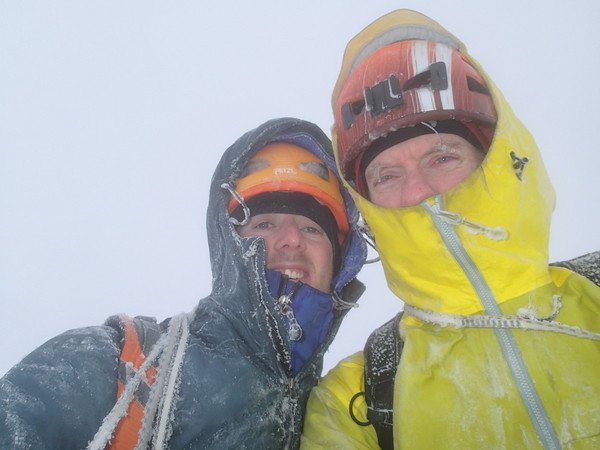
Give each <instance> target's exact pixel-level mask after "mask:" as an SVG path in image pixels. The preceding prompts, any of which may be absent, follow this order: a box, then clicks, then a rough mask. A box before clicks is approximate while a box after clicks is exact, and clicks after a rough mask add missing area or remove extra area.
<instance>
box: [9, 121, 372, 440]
mask: <svg viewBox="0 0 600 450" xmlns="http://www.w3.org/2000/svg"><path fill="white" fill-rule="evenodd" d="M273 141H287V142H292V143H297V144H299V145H301V146H303V147H305V148H308V149H309V150H311V151H313V152H315V153H316V154H318V156H319V157H321V158H322V159H323V160H325V161H326V163H327V164H328V165H329V166H330V167H331V168H332V169H333V170H334V172H335V171H336V169H335V164H334V161H333V157H332V152H331V145H330V142H329V139H328V138H327V137H326V136H325V134H324V133H323V132H322V131H321V130H320V129H319V128H318V127H316V126H315V125H313V124H310V123H308V122H304V121H301V120H297V119H288V118H284V119H276V120H272V121H269V122H267V123H265V124H263V125H261V126H260V127H258V128H256V129H255V130H252V131H250V132H248V133H247V134H245V135H244V136H242V137H241V138H240V139H239V140H238V141H237V142H236V143H235V144H234V145H232V146H231V147H230V148H229V149H227V150H226V152H225V153H224V155H223V157H222V159H221V161H220V163H219V165H218V167H217V169H216V171H215V174H214V176H213V179H212V184H211V190H210V201H209V208H208V213H207V229H208V239H209V244H210V257H211V262H212V272H213V288H212V293H211V294H210V295H209V296H208V297H206V298H204V299H202V300H201V301H200V302H199V304H198V306H197V307H196V309H195V310H194V311H193V313H192V314H191V315H190V317H191V321H190V324H189V332H190V335H189V338H188V341H187V346H186V351H185V354H184V360H183V365H182V366H181V367H182V369H181V379H180V383H179V390H178V396H177V397H176V401H175V408H174V413H173V420H172V421H171V422H172V435H171V438H170V440H169V448H174V449H179V448H202V449H207V448H215V449H225V448H238V449H240V448H257V449H281V448H296V447H297V446H298V444H299V436H300V432H301V426H302V416H303V413H304V409H305V404H306V401H307V398H308V394H309V391H310V389H311V388H312V386H314V385H315V384H316V383H317V381H318V378H319V376H320V373H321V369H322V361H323V354H324V352H325V350H326V349H327V347H328V346H329V344H330V342H331V340H332V339H333V337H334V335H335V333H336V332H337V329H338V327H339V325H340V322H341V320H342V318H343V316H344V315H345V312H346V311H347V308H348V305H345V306H344V303H345V302H348V303H354V302H355V301H356V300H357V299H358V297H359V296H360V294H362V292H363V290H364V288H363V286H362V284H361V283H360V282H358V281H357V280H356V279H355V276H356V274H357V273H358V271H359V270H360V268H361V266H362V264H363V263H364V260H365V257H366V249H365V247H364V244H363V241H362V239H361V238H360V236H359V233H358V229H357V225H356V220H357V217H358V215H357V212H356V210H355V209H354V206H353V203H352V201H351V200H350V197H349V195H348V194H347V193H346V192H345V193H344V194H345V199H346V203H347V206H348V208H349V211H350V214H349V217H350V219H351V232H350V234H349V236H348V239H347V241H346V244H345V245H344V248H343V250H342V252H343V262H342V266H341V270H340V272H339V273H338V274H337V275H336V277H335V279H334V282H333V289H334V295H333V296H332V301H333V302H334V323H333V326H332V328H331V330H330V332H329V334H328V336H327V338H326V340H325V342H324V343H323V344H322V345H321V346H320V347H319V349H318V350H317V352H316V353H315V354H314V355H313V357H312V358H311V359H310V360H309V361H308V362H307V363H306V364H305V365H304V367H303V368H302V370H301V371H300V372H299V373H298V375H297V376H296V377H294V378H292V377H290V375H289V373H290V369H289V349H290V342H289V339H288V334H287V330H286V325H285V322H284V318H283V316H282V314H281V313H280V312H279V310H278V308H277V307H276V305H275V300H274V299H273V297H272V296H271V295H270V294H269V289H268V286H267V282H266V278H265V273H264V264H265V260H264V257H265V255H264V253H265V252H264V245H263V241H262V239H260V238H240V237H239V235H238V234H237V233H236V231H235V228H234V226H233V225H232V224H231V223H229V222H228V216H227V202H228V200H229V197H230V194H229V192H228V190H227V189H225V188H223V187H222V185H223V184H230V185H231V184H232V180H235V179H236V178H237V176H238V175H239V172H240V170H241V168H242V167H243V166H244V164H245V162H246V161H247V160H248V158H249V157H250V156H252V155H253V154H254V153H255V152H256V151H257V150H259V149H260V148H262V147H263V146H264V145H265V144H267V143H269V142H273ZM340 299H343V300H344V302H342V301H340ZM120 345H121V344H120V341H119V333H118V330H117V329H115V328H113V327H111V326H109V325H103V326H98V327H89V328H82V329H78V330H72V331H68V332H66V333H64V334H61V335H59V336H57V337H55V338H54V339H52V340H50V341H48V342H47V343H45V344H44V345H42V346H41V347H39V348H38V349H36V350H35V351H33V352H32V353H31V354H29V355H28V356H27V357H25V358H24V359H23V360H22V361H21V362H20V363H19V364H18V365H16V366H15V367H13V368H12V369H11V370H10V371H9V372H8V373H7V374H6V375H5V376H4V377H3V378H2V379H1V380H0V448H11V449H25V448H35V449H43V448H52V449H59V448H60V449H80V448H85V447H86V445H87V444H88V442H89V441H90V440H91V439H92V438H93V437H94V435H95V433H96V432H97V430H98V428H99V427H100V425H101V422H102V420H103V418H104V417H105V416H106V415H107V414H108V413H109V411H110V410H111V408H112V407H113V405H114V404H115V399H116V387H117V385H116V378H117V366H118V359H119V354H120Z"/></svg>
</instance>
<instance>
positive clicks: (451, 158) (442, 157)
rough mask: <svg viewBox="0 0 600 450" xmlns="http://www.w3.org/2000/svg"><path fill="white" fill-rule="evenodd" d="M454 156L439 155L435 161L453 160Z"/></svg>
mask: <svg viewBox="0 0 600 450" xmlns="http://www.w3.org/2000/svg"><path fill="white" fill-rule="evenodd" d="M455 159H456V157H455V156H452V155H444V156H440V157H439V158H437V159H436V160H435V162H436V163H442V164H443V163H445V162H449V161H453V160H455Z"/></svg>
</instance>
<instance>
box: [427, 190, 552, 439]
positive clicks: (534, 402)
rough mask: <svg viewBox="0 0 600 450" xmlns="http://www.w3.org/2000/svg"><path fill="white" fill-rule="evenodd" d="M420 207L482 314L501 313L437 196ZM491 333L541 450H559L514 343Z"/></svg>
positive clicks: (501, 332)
mask: <svg viewBox="0 0 600 450" xmlns="http://www.w3.org/2000/svg"><path fill="white" fill-rule="evenodd" d="M422 206H423V207H424V208H425V210H426V211H427V212H428V213H429V215H430V216H431V218H432V219H433V223H434V224H435V226H436V228H437V230H438V231H439V233H440V235H441V237H442V239H443V240H444V242H445V243H446V246H447V247H448V250H450V253H451V254H452V255H453V257H454V258H455V259H456V261H457V262H458V264H459V265H460V266H461V268H462V269H463V271H464V272H465V275H466V276H467V278H468V279H469V281H470V282H471V284H472V285H473V288H474V289H475V291H476V292H477V295H478V297H479V298H480V299H481V302H482V304H483V307H484V309H485V312H486V313H487V314H490V315H500V314H502V312H501V311H500V307H499V306H498V303H497V301H496V298H495V297H494V294H493V293H492V290H491V289H490V287H489V286H488V284H487V282H486V281H485V279H484V278H483V275H482V274H481V272H480V271H479V269H478V268H477V266H476V265H475V263H474V262H473V260H472V259H471V257H470V256H469V255H468V253H467V251H466V250H465V248H464V246H463V245H462V243H461V241H460V239H459V237H458V235H457V234H456V231H455V230H454V228H453V226H452V225H450V224H449V223H447V222H446V221H444V220H442V219H440V217H439V215H438V212H439V210H441V209H442V200H441V197H440V196H439V195H438V196H436V198H435V205H431V204H429V203H427V202H423V203H422ZM494 332H495V333H496V339H498V342H499V343H500V347H501V348H502V352H503V354H504V358H505V359H506V362H507V364H508V366H509V368H510V371H511V373H512V376H513V379H514V381H515V383H516V385H517V387H518V389H519V393H520V394H521V398H522V399H523V402H524V403H525V406H526V407H527V411H528V413H529V416H530V418H531V420H532V422H533V425H534V427H535V429H536V431H537V433H538V436H539V438H540V440H541V441H542V444H543V446H544V448H546V449H560V448H561V445H560V442H559V441H558V437H557V436H556V432H555V431H554V428H553V426H552V423H551V422H550V419H549V418H548V414H547V413H546V411H545V409H544V405H543V404H542V401H541V399H540V397H539V395H538V393H537V391H536V390H535V387H534V385H533V381H532V380H531V377H530V376H529V373H528V371H527V368H526V367H525V362H524V361H523V358H522V356H521V353H520V352H519V348H518V346H517V343H516V341H515V340H514V337H513V335H512V332H511V331H510V330H508V329H503V328H494Z"/></svg>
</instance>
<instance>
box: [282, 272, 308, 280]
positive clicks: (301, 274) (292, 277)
mask: <svg viewBox="0 0 600 450" xmlns="http://www.w3.org/2000/svg"><path fill="white" fill-rule="evenodd" d="M283 274H284V275H286V276H287V277H288V278H289V279H290V280H299V279H300V278H304V276H305V275H306V274H305V273H304V272H298V271H296V270H291V269H285V270H284V271H283Z"/></svg>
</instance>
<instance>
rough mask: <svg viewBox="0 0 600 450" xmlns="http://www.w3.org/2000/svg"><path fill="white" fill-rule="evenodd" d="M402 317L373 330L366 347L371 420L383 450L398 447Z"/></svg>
mask: <svg viewBox="0 0 600 450" xmlns="http://www.w3.org/2000/svg"><path fill="white" fill-rule="evenodd" d="M401 318H402V313H399V314H397V315H396V316H395V317H394V318H393V319H392V320H390V321H388V322H386V323H385V324H383V325H382V326H381V327H379V328H378V329H376V330H375V331H374V332H373V333H371V335H370V336H369V339H368V340H367V343H366V345H365V348H364V358H365V400H366V402H367V407H368V409H367V419H368V420H369V422H370V423H371V425H373V427H375V431H376V432H377V439H378V441H379V446H380V447H381V448H382V449H393V448H394V441H393V433H392V432H393V399H394V378H395V376H396V368H397V367H398V364H399V363H400V355H401V353H402V347H403V346H404V342H403V341H402V339H400V333H399V328H398V327H399V323H400V319H401Z"/></svg>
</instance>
